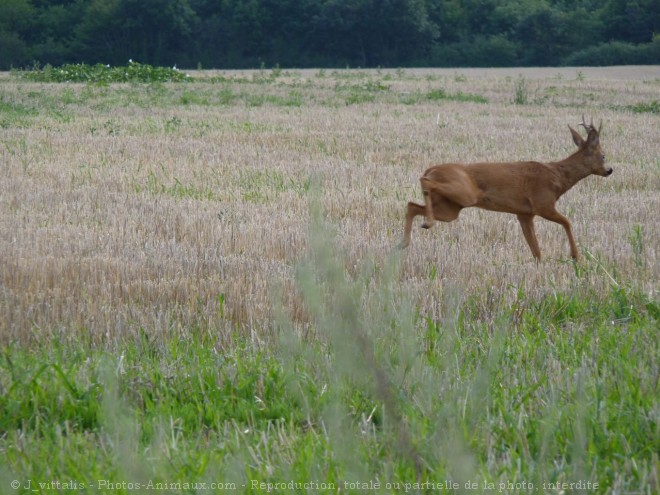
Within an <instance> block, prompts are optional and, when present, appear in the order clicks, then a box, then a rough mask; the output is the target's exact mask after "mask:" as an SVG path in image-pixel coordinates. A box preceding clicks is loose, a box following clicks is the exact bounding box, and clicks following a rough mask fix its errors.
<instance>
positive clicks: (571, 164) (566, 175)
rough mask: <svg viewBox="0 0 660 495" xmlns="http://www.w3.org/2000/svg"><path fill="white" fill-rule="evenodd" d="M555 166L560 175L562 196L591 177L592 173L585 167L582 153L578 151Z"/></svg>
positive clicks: (555, 163)
mask: <svg viewBox="0 0 660 495" xmlns="http://www.w3.org/2000/svg"><path fill="white" fill-rule="evenodd" d="M553 165H554V167H555V169H556V170H557V172H558V175H559V180H560V182H561V187H562V194H563V193H565V192H566V191H568V190H569V189H570V188H571V187H573V186H574V185H575V184H577V183H578V182H580V181H581V180H582V179H584V178H585V177H587V176H589V175H591V171H590V170H589V169H588V168H587V167H586V166H585V165H584V161H583V153H582V151H576V152H575V153H573V154H572V155H571V156H569V157H568V158H565V159H564V160H561V161H559V162H554V163H553Z"/></svg>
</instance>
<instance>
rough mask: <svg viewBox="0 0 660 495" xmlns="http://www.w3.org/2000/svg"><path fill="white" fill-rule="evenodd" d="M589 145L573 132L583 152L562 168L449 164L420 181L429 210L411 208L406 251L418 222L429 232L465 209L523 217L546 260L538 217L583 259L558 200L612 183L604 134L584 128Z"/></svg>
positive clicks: (560, 163) (536, 164)
mask: <svg viewBox="0 0 660 495" xmlns="http://www.w3.org/2000/svg"><path fill="white" fill-rule="evenodd" d="M581 125H582V126H584V127H585V129H586V130H587V139H586V140H585V139H583V138H582V136H580V134H579V133H578V132H577V131H575V130H574V129H573V128H572V127H571V126H569V129H570V131H571V134H572V135H573V141H574V142H575V144H576V145H577V146H578V150H577V151H576V152H575V153H573V154H572V155H571V156H569V157H568V158H565V159H564V160H561V161H558V162H549V163H541V162H503V163H471V164H461V163H445V164H442V165H436V166H433V167H431V168H429V169H427V170H426V171H425V172H424V175H422V177H421V179H420V183H421V185H422V192H423V194H424V205H420V204H417V203H413V202H410V203H408V210H407V214H406V225H405V229H404V237H403V241H402V243H401V247H404V248H405V247H407V246H408V245H409V244H410V233H411V230H412V222H413V219H414V218H415V217H416V216H417V215H422V216H424V217H426V219H425V222H424V223H423V224H422V227H424V228H430V227H432V226H433V222H434V221H435V220H440V221H443V222H451V221H452V220H455V219H456V218H458V215H459V213H460V211H461V210H462V209H463V208H468V207H470V206H475V207H477V208H483V209H485V210H492V211H501V212H505V213H513V214H514V215H517V216H518V221H519V222H520V226H521V227H522V230H523V234H524V236H525V239H526V240H527V244H529V247H530V249H531V250H532V254H533V255H534V257H535V258H536V259H537V260H540V259H541V250H540V249H539V244H538V241H537V240H536V233H535V231H534V217H535V216H536V215H538V216H541V217H543V218H545V219H546V220H550V221H552V222H555V223H558V224H560V225H561V226H562V227H564V230H565V231H566V235H567V236H568V242H569V244H570V246H571V256H572V257H573V259H577V258H578V249H577V245H576V244H575V239H574V238H573V233H572V231H571V223H570V222H569V221H568V219H567V218H566V217H565V216H563V215H562V214H561V213H559V212H558V211H557V210H556V208H555V205H556V203H557V200H558V199H559V198H560V197H561V196H562V195H563V194H564V193H565V192H566V191H568V190H569V189H570V188H571V187H573V186H574V185H575V184H576V183H577V182H579V181H580V180H582V179H584V178H585V177H587V176H589V175H592V174H596V175H601V176H603V177H607V176H609V175H610V174H611V173H612V168H609V167H606V166H605V155H603V152H602V151H601V149H600V128H599V129H596V128H595V127H594V126H593V121H592V123H591V124H590V125H587V124H585V123H584V118H583V119H582V123H581Z"/></svg>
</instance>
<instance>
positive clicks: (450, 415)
mask: <svg viewBox="0 0 660 495" xmlns="http://www.w3.org/2000/svg"><path fill="white" fill-rule="evenodd" d="M313 216H314V221H313V222H312V225H311V234H312V235H311V239H312V243H311V245H310V247H309V249H308V251H307V254H306V257H305V258H304V259H303V260H302V261H301V262H300V263H299V264H298V267H297V269H296V287H297V291H298V293H299V294H300V297H301V298H302V300H303V301H304V306H305V308H306V309H307V312H308V314H309V318H310V334H309V335H307V336H302V335H300V334H299V333H297V332H296V331H295V330H294V328H295V326H294V325H293V324H292V322H291V321H290V319H289V318H290V317H289V316H288V314H287V311H286V309H285V307H284V306H282V307H281V308H280V309H279V310H278V313H279V316H278V318H277V321H276V327H277V328H276V331H275V333H274V334H273V336H272V337H271V338H270V343H269V344H268V345H262V346H258V345H257V346H255V345H254V343H252V342H250V341H249V340H247V339H246V338H245V337H240V336H239V332H235V330H233V329H232V328H224V329H220V328H218V329H215V331H207V330H202V327H200V328H191V331H190V336H189V337H188V338H184V339H181V338H180V337H178V336H171V337H168V336H167V335H163V336H161V338H159V339H158V340H151V339H150V338H149V337H148V336H147V334H146V333H142V334H140V335H139V336H138V337H136V338H135V339H133V340H128V341H124V342H123V343H122V344H121V345H118V346H116V347H115V348H110V349H107V348H105V349H104V348H98V347H95V346H93V345H92V344H91V343H86V342H85V341H84V340H80V339H67V338H65V337H64V336H63V337H64V338H62V339H61V340H60V341H56V342H37V343H35V344H36V345H32V346H30V347H26V346H24V345H20V344H13V345H9V346H8V347H6V348H5V349H4V350H3V351H2V355H1V357H0V391H1V392H2V393H1V394H0V431H2V432H3V435H2V436H1V437H0V452H2V455H3V457H4V459H5V461H4V462H3V464H2V467H1V468H0V483H2V484H3V485H4V486H8V485H9V483H10V481H11V480H19V481H20V482H21V483H27V480H33V482H34V480H39V481H42V482H45V481H48V480H76V482H77V483H84V484H86V485H87V486H88V487H89V486H90V485H95V486H96V487H97V488H99V489H100V488H102V487H101V484H103V486H105V487H106V488H107V487H108V486H113V487H114V486H115V485H109V483H115V484H116V486H117V487H119V488H120V489H119V490H116V491H113V493H131V491H130V490H129V489H124V488H122V483H125V482H127V481H128V480H130V481H131V482H133V483H141V484H143V485H144V486H149V484H150V483H151V486H156V484H157V483H160V484H161V485H160V486H161V487H168V486H175V487H179V486H181V487H183V486H184V484H185V483H188V484H189V487H190V486H193V485H195V484H197V486H198V487H201V486H205V485H203V484H205V483H206V484H208V483H211V482H213V481H215V482H217V481H222V482H223V483H226V484H227V485H226V487H233V488H236V489H237V490H239V491H241V492H245V493H266V492H268V490H269V488H268V486H269V484H271V485H272V486H275V485H276V484H278V483H288V482H292V481H298V482H313V483H316V484H317V485H316V486H317V487H319V489H318V490H315V489H310V490H308V492H309V493H312V492H314V493H317V492H319V493H336V492H337V491H338V488H339V487H345V486H348V487H350V486H358V485H357V484H360V483H369V482H370V480H371V482H373V480H379V482H380V483H381V485H380V486H381V488H380V489H379V490H377V491H378V492H379V493H400V492H401V491H402V490H404V489H405V488H410V489H413V488H414V486H415V483H417V484H418V485H420V486H422V487H423V486H426V487H429V486H430V485H429V483H436V482H438V481H439V480H451V482H452V483H458V484H459V486H461V487H464V486H465V484H466V483H472V484H474V483H477V485H478V486H479V487H480V490H482V491H483V492H484V493H487V492H492V493H496V492H498V490H499V489H500V488H502V487H505V488H506V486H507V485H508V484H511V486H514V487H517V488H518V489H512V490H509V491H508V493H514V492H515V493H535V492H536V491H535V490H533V489H524V487H527V488H529V487H530V486H534V487H537V489H538V488H539V487H543V486H546V487H547V486H550V485H548V484H550V483H551V484H553V485H552V486H555V484H556V483H579V482H583V483H586V482H589V483H591V484H592V486H593V485H594V484H597V486H598V488H597V489H595V490H593V492H594V493H605V492H606V491H607V489H608V488H611V487H613V486H617V483H621V480H622V479H623V480H625V485H623V486H621V489H622V490H625V491H630V492H640V493H651V491H653V489H654V488H653V486H654V483H655V482H654V481H653V476H655V474H657V469H658V457H657V452H658V451H659V450H660V431H658V422H657V418H656V415H657V411H658V400H657V397H658V368H657V363H658V362H660V352H659V349H658V338H657V335H658V334H657V332H658V320H657V318H658V314H659V313H660V309H659V307H658V304H657V302H654V301H651V300H649V299H648V298H646V297H645V296H644V295H641V294H638V293H636V292H635V291H634V290H628V289H626V288H625V287H624V286H623V285H613V286H612V289H611V291H610V293H609V294H606V295H605V296H603V295H601V294H597V293H595V292H592V291H590V290H589V288H588V286H583V285H582V284H580V280H579V279H578V280H577V281H576V285H575V288H574V289H573V290H571V291H568V292H554V293H550V294H548V295H546V296H544V297H541V298H530V297H528V296H527V295H526V292H525V288H524V286H520V287H517V288H515V289H516V291H517V297H516V299H515V301H514V302H513V303H512V304H510V305H508V306H507V305H504V304H501V303H498V302H496V301H494V302H493V304H492V306H484V305H483V303H482V302H479V301H483V299H479V298H471V297H464V296H465V295H464V294H461V293H460V292H458V291H457V292H455V293H449V294H447V298H448V300H447V307H448V308H452V310H450V311H449V312H448V314H447V315H446V316H445V317H444V318H443V319H441V320H434V319H430V318H426V319H423V320H421V321H420V318H422V317H421V315H420V314H419V313H418V312H417V311H416V310H415V309H414V306H413V305H412V303H411V302H410V301H408V300H407V298H406V297H405V294H402V293H401V292H400V289H399V288H398V285H397V282H396V280H397V272H398V260H397V258H396V257H393V258H391V259H390V260H389V261H390V262H389V263H388V266H377V265H376V264H374V263H373V262H370V261H366V262H364V264H363V266H361V267H358V269H357V271H356V272H355V274H353V275H351V274H349V272H347V271H346V269H345V268H344V263H345V260H344V255H343V254H342V251H341V249H340V248H339V247H338V244H337V240H336V234H334V228H333V227H332V226H331V225H329V224H328V223H327V222H326V221H325V220H323V218H322V217H321V216H320V215H319V214H318V213H315V214H314V215H313ZM219 301H220V303H221V302H222V297H221V298H219ZM215 332H229V333H230V334H231V333H236V335H235V336H234V337H233V338H232V341H233V344H232V345H231V346H230V347H227V346H224V345H221V344H220V343H219V342H220V341H219V338H218V336H217V335H215ZM225 342H226V339H225ZM99 480H102V481H99ZM172 483H174V485H171V484H172ZM261 483H263V484H264V485H263V486H262V485H260V484H261ZM424 483H426V485H424ZM179 484H180V485H179ZM345 484H346V485H345ZM484 484H485V485H484ZM489 484H492V487H493V488H492V489H488V488H485V489H484V488H483V487H484V486H485V487H489V486H490V485H489ZM544 484H545V485H544ZM388 486H389V488H388ZM649 490H650V491H649ZM45 491H46V490H44V492H45ZM279 491H287V490H279ZM348 491H352V490H348ZM505 491H506V490H505ZM549 491H550V492H553V493H554V491H552V490H549ZM182 492H183V493H195V491H194V490H193V489H192V488H190V489H188V490H187V491H186V490H183V488H182ZM18 493H28V491H27V490H23V491H21V490H19V491H18Z"/></svg>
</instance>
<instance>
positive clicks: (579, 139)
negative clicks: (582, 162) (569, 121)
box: [568, 125, 584, 148]
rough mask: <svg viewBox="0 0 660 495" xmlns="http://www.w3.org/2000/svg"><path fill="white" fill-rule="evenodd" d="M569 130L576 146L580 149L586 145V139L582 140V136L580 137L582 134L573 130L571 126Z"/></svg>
mask: <svg viewBox="0 0 660 495" xmlns="http://www.w3.org/2000/svg"><path fill="white" fill-rule="evenodd" d="M568 128H569V129H570V130H571V134H572V135H573V142H574V143H575V145H576V146H577V147H578V148H580V147H581V146H583V145H584V139H582V136H580V133H579V132H577V131H576V130H575V129H573V128H572V127H571V126H570V125H569V126H568Z"/></svg>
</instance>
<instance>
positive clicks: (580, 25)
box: [0, 0, 660, 70]
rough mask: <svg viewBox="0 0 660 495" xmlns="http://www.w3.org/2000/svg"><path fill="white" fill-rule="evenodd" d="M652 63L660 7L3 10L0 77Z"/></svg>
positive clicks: (211, 0)
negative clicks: (100, 68)
mask: <svg viewBox="0 0 660 495" xmlns="http://www.w3.org/2000/svg"><path fill="white" fill-rule="evenodd" d="M129 59H133V60H137V61H139V62H142V63H149V64H152V65H162V66H172V65H175V64H176V65H177V66H178V67H181V68H200V67H201V68H255V67H261V66H265V67H275V66H280V67H299V68H302V67H346V66H349V67H411V66H420V67H424V66H426V67H428V66H436V67H461V66H462V67H465V66H475V67H479V66H482V67H483V66H551V65H615V64H658V63H660V2H658V0H604V1H603V0H2V1H0V69H2V70H7V69H10V68H12V67H16V68H24V67H29V66H34V65H35V64H40V65H45V64H51V65H61V64H65V63H79V62H85V63H89V64H95V63H103V64H111V65H123V64H126V63H127V61H128V60H129Z"/></svg>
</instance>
